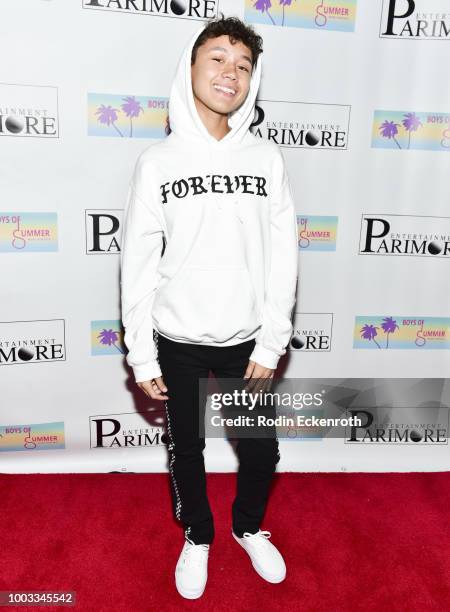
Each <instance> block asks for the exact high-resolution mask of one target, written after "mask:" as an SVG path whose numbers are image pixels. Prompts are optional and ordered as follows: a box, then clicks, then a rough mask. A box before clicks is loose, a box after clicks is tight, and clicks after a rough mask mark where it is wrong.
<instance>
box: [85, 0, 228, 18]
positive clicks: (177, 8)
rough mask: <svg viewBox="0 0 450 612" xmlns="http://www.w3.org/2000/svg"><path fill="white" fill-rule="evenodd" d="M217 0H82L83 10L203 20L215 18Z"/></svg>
mask: <svg viewBox="0 0 450 612" xmlns="http://www.w3.org/2000/svg"><path fill="white" fill-rule="evenodd" d="M218 5H219V0H187V2H186V1H185V2H183V1H181V0H170V2H169V1H168V0H160V1H159V2H157V1H156V0H155V1H152V0H83V8H85V9H93V10H97V11H118V12H124V13H134V14H135V15H151V16H152V17H178V18H179V19H193V20H203V19H211V17H216V15H217V7H218Z"/></svg>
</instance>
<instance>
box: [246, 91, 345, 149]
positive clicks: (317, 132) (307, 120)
mask: <svg viewBox="0 0 450 612" xmlns="http://www.w3.org/2000/svg"><path fill="white" fill-rule="evenodd" d="M349 125H350V106H349V105H345V104H320V103H316V102H313V103H311V102H283V101H282V100H260V99H258V100H257V102H256V106H255V118H254V120H253V123H252V124H251V125H250V130H251V132H252V134H253V135H254V136H256V137H257V138H265V139H266V140H273V141H274V142H276V143H277V145H279V146H280V147H293V148H296V149H298V148H304V149H310V148H311V149H326V150H327V151H330V150H332V151H338V150H342V149H347V141H348V134H349V129H350V127H349Z"/></svg>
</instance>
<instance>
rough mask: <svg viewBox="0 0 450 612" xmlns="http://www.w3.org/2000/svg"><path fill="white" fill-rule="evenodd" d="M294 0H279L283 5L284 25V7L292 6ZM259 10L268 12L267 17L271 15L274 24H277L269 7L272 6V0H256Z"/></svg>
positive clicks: (255, 4) (256, 7)
mask: <svg viewBox="0 0 450 612" xmlns="http://www.w3.org/2000/svg"><path fill="white" fill-rule="evenodd" d="M291 3H292V0H278V4H279V5H280V6H282V7H283V16H282V21H281V25H282V26H284V7H285V6H291ZM253 6H254V7H255V9H256V10H257V11H261V13H266V14H267V17H269V19H270V21H271V22H272V24H273V25H277V24H276V23H275V21H274V20H273V17H272V15H271V14H270V13H269V9H270V7H271V6H272V2H271V1H270V0H256V2H255V3H254V4H253Z"/></svg>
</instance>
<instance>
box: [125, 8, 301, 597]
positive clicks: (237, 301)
mask: <svg viewBox="0 0 450 612" xmlns="http://www.w3.org/2000/svg"><path fill="white" fill-rule="evenodd" d="M261 42H262V40H261V37H260V36H258V35H257V34H256V33H255V32H254V31H253V29H252V28H250V27H248V26H247V25H245V24H244V23H242V22H241V21H240V20H239V19H237V18H232V17H231V18H227V19H224V18H223V16H222V18H221V19H217V20H213V21H210V22H208V23H206V24H203V25H202V27H201V28H200V29H199V30H198V31H197V32H196V33H195V34H194V36H192V38H191V40H190V42H189V43H188V45H187V46H186V48H185V49H184V51H183V54H182V57H181V59H180V62H179V64H178V67H177V71H176V74H175V78H174V81H173V85H172V88H171V91H170V98H169V121H170V128H171V132H170V134H169V135H168V137H167V138H165V139H164V140H162V141H160V142H157V143H155V144H152V145H150V146H149V147H147V149H146V150H145V151H144V152H143V153H142V154H141V155H140V156H139V158H138V160H137V163H136V165H135V170H134V175H133V177H132V179H131V181H130V185H129V191H128V197H127V202H126V206H125V211H124V224H123V234H122V254H121V289H122V321H123V325H124V328H125V344H126V346H127V348H128V349H129V352H128V355H127V362H128V364H129V365H130V366H132V368H133V372H134V376H135V379H136V382H137V384H138V385H139V387H140V388H141V389H142V390H143V391H144V392H145V393H146V394H147V395H148V396H149V397H150V398H153V399H158V400H163V401H164V403H165V408H166V415H167V434H168V441H169V444H168V453H169V471H170V479H171V491H172V500H173V508H174V512H175V516H176V517H177V519H179V520H180V521H181V523H182V524H183V526H184V529H185V531H184V533H185V540H184V545H183V549H182V551H181V554H180V557H179V559H178V563H177V566H176V570H175V577H176V586H177V589H178V591H179V593H180V594H181V595H182V596H184V597H186V598H191V599H194V598H197V597H200V596H201V595H202V593H203V591H204V589H205V586H206V581H207V562H208V553H209V546H210V544H211V542H212V540H213V537H214V526H213V517H212V515H211V510H210V506H209V502H208V498H207V495H206V476H205V466H204V457H203V450H204V448H205V441H204V438H203V437H200V435H199V406H200V407H202V406H203V407H204V401H205V398H204V397H200V396H199V384H198V382H199V378H200V377H201V378H207V377H208V374H209V372H210V371H212V372H213V373H214V374H215V376H216V377H217V378H220V377H236V378H240V379H242V378H249V379H260V380H259V382H261V380H262V381H263V385H264V384H265V383H264V381H266V382H270V379H272V378H273V375H274V371H275V369H276V367H277V364H278V360H279V358H280V357H281V356H282V355H284V354H285V352H286V346H287V344H288V343H289V340H290V337H291V333H292V323H291V317H292V312H293V307H294V304H295V298H296V281H297V269H298V268H297V265H298V244H297V224H296V214H295V207H294V202H293V197H292V191H291V188H290V183H289V179H288V175H287V172H286V168H285V165H284V161H283V157H282V154H281V152H280V150H279V148H278V146H277V145H276V144H275V143H273V142H270V141H268V140H264V139H261V138H257V137H255V136H254V135H253V134H252V133H251V132H250V131H249V126H250V124H251V123H252V121H253V119H254V112H255V99H256V94H257V92H258V88H259V84H260V78H261V57H260V54H261V52H262V47H261ZM237 454H238V458H239V472H238V479H237V495H236V498H235V500H234V503H233V507H232V536H233V537H234V539H235V540H236V541H237V542H238V543H239V544H240V545H241V546H242V547H243V548H244V550H245V551H246V552H247V553H248V555H249V557H250V560H251V562H252V565H253V567H254V569H255V570H256V572H258V574H259V575H260V576H262V577H263V578H264V579H266V580H268V581H269V582H281V581H282V580H283V579H284V578H285V575H286V567H285V563H284V560H283V557H282V556H281V554H280V552H279V551H278V550H277V548H276V547H275V546H274V545H273V544H272V543H271V542H269V540H268V538H269V537H270V535H271V534H270V532H268V531H261V529H260V526H261V522H262V518H263V514H264V511H265V507H266V502H267V497H268V492H269V486H270V483H271V479H272V476H273V473H274V471H275V469H276V464H277V463H278V461H279V459H280V455H279V452H278V441H277V439H276V436H275V437H274V438H250V439H247V438H241V439H239V441H238V444H237Z"/></svg>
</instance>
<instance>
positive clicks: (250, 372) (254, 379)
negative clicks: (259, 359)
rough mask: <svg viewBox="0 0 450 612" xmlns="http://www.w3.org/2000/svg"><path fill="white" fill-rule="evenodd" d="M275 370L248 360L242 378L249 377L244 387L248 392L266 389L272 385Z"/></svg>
mask: <svg viewBox="0 0 450 612" xmlns="http://www.w3.org/2000/svg"><path fill="white" fill-rule="evenodd" d="M274 373H275V370H272V369H271V368H266V367H264V366H262V365H260V364H259V363H256V361H251V360H249V362H248V366H247V369H246V370H245V374H244V379H245V378H248V379H250V380H249V382H248V383H247V386H246V387H245V390H246V391H248V392H251V391H254V392H255V393H258V392H259V391H262V392H263V393H264V392H265V391H268V390H269V389H270V387H271V385H272V380H273V376H274Z"/></svg>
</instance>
